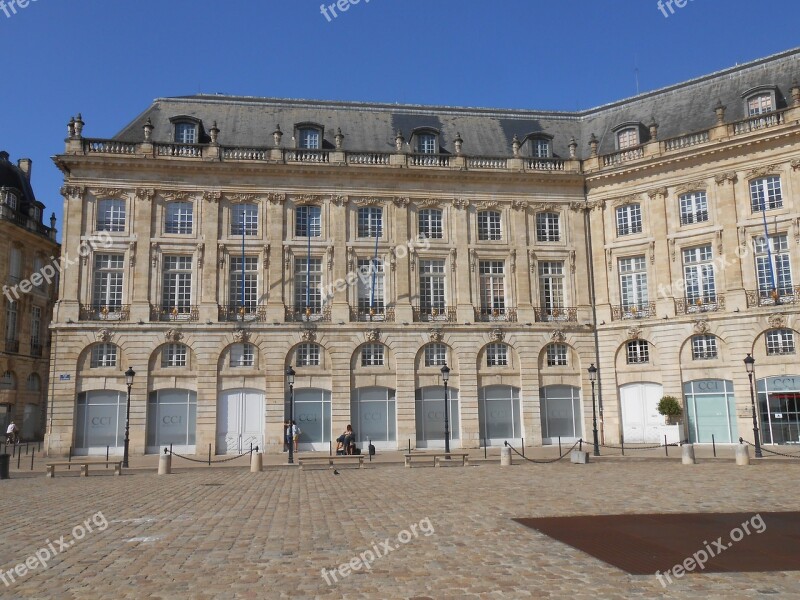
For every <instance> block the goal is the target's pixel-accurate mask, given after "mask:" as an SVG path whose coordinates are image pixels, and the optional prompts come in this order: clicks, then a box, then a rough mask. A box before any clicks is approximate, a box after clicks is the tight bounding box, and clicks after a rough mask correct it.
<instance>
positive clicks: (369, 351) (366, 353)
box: [361, 342, 386, 367]
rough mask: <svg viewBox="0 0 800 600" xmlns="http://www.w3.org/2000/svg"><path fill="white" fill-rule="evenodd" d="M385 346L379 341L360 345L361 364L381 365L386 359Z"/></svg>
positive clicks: (363, 365) (369, 365)
mask: <svg viewBox="0 0 800 600" xmlns="http://www.w3.org/2000/svg"><path fill="white" fill-rule="evenodd" d="M385 348H386V347H385V346H384V345H383V344H381V343H380V342H371V343H369V344H364V345H363V346H362V347H361V366H362V367H383V366H384V363H385V360H386V354H385Z"/></svg>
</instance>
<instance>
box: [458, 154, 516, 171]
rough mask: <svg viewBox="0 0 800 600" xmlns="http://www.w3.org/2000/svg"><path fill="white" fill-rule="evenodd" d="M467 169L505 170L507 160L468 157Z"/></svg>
mask: <svg viewBox="0 0 800 600" xmlns="http://www.w3.org/2000/svg"><path fill="white" fill-rule="evenodd" d="M467 168H468V169H507V168H508V158H492V157H487V156H470V157H468V158H467Z"/></svg>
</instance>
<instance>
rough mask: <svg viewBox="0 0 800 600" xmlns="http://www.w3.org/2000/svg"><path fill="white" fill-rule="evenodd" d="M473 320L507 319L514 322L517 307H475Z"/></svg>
mask: <svg viewBox="0 0 800 600" xmlns="http://www.w3.org/2000/svg"><path fill="white" fill-rule="evenodd" d="M475 321H479V322H487V321H488V322H492V321H507V322H509V323H516V321H517V309H516V308H515V307H514V308H512V307H508V306H506V307H503V308H485V307H480V308H476V309H475Z"/></svg>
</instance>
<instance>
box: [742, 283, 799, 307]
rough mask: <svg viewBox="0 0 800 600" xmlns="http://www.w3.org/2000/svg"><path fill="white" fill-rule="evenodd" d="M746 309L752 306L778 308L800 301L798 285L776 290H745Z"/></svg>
mask: <svg viewBox="0 0 800 600" xmlns="http://www.w3.org/2000/svg"><path fill="white" fill-rule="evenodd" d="M745 293H746V294H747V308H753V307H754V306H780V305H781V304H797V303H798V301H800V285H798V286H795V287H785V288H779V289H777V290H747V291H746V292H745Z"/></svg>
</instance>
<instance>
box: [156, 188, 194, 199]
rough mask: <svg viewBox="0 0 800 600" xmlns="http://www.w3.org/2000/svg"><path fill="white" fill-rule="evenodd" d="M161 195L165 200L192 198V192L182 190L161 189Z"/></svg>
mask: <svg viewBox="0 0 800 600" xmlns="http://www.w3.org/2000/svg"><path fill="white" fill-rule="evenodd" d="M161 196H162V197H163V198H164V199H165V200H169V201H173V200H191V198H192V194H191V193H190V192H186V191H182V190H161Z"/></svg>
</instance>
